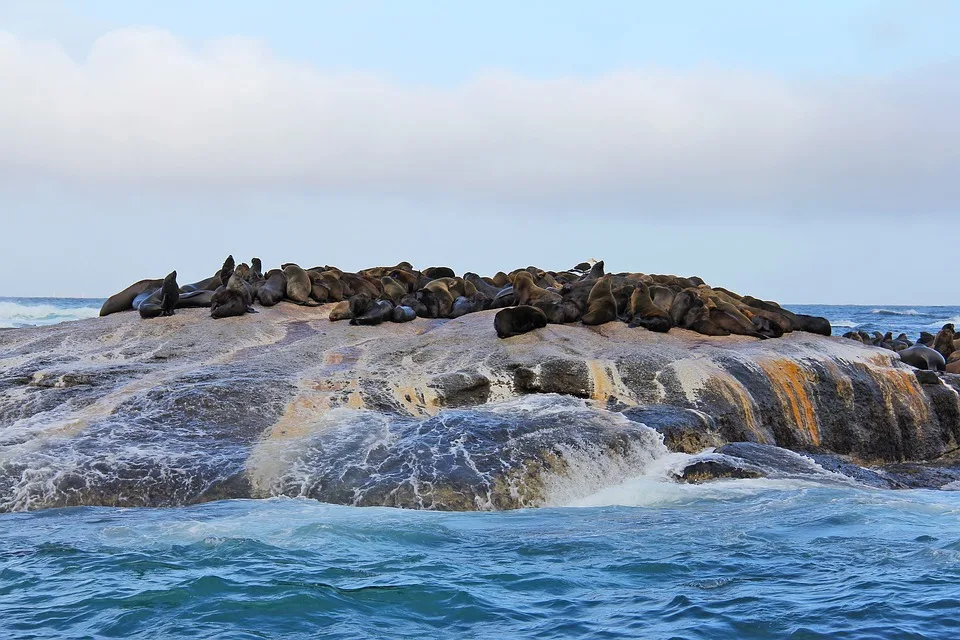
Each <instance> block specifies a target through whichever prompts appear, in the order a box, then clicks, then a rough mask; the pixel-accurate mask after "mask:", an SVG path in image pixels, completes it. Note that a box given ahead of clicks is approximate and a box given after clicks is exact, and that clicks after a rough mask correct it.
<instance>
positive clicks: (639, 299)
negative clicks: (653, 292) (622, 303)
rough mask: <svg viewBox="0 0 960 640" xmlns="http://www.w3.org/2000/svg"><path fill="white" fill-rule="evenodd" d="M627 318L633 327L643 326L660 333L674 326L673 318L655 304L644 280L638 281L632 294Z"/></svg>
mask: <svg viewBox="0 0 960 640" xmlns="http://www.w3.org/2000/svg"><path fill="white" fill-rule="evenodd" d="M627 320H628V321H629V323H630V326H631V327H643V328H644V329H648V330H650V331H656V332H658V333H666V332H668V331H670V329H671V327H673V318H671V317H670V314H669V313H667V312H666V311H664V310H663V309H661V308H660V307H658V306H657V305H656V304H654V302H653V300H652V299H651V298H650V290H649V289H648V288H647V285H646V284H645V283H643V282H639V283H637V284H636V285H635V286H634V289H633V293H632V294H631V295H630V306H629V309H628V310H627Z"/></svg>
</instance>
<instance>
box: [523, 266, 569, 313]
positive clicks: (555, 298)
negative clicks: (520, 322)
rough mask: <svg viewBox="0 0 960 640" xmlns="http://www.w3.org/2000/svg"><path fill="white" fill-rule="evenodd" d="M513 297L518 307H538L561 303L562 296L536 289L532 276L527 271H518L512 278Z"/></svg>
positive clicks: (540, 288)
mask: <svg viewBox="0 0 960 640" xmlns="http://www.w3.org/2000/svg"><path fill="white" fill-rule="evenodd" d="M513 295H514V299H515V301H516V303H517V305H518V306H520V305H532V306H535V307H539V306H542V305H546V304H557V303H560V302H562V301H563V296H561V295H560V294H559V293H557V292H555V291H547V290H546V289H544V288H542V287H538V286H537V285H536V283H535V282H534V281H533V276H532V275H530V273H529V272H527V271H520V272H518V273H517V274H516V276H514V279H513Z"/></svg>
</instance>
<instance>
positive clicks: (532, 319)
mask: <svg viewBox="0 0 960 640" xmlns="http://www.w3.org/2000/svg"><path fill="white" fill-rule="evenodd" d="M545 326H547V316H546V315H544V313H543V311H541V310H540V309H538V308H537V307H533V306H530V305H520V306H518V307H509V308H507V309H501V310H500V311H498V312H497V315H495V316H494V317H493V328H494V329H495V330H496V332H497V337H498V338H509V337H511V336H518V335H520V334H523V333H528V332H530V331H533V330H534V329H542V328H543V327H545Z"/></svg>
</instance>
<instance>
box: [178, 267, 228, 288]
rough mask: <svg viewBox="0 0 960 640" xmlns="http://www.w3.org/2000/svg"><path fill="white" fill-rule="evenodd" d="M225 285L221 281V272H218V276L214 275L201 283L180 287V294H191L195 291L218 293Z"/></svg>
mask: <svg viewBox="0 0 960 640" xmlns="http://www.w3.org/2000/svg"><path fill="white" fill-rule="evenodd" d="M222 284H223V283H222V282H221V281H220V272H219V271H217V273H216V275H213V276H211V277H209V278H204V279H203V280H200V281H199V282H191V283H190V284H185V285H182V286H181V287H180V293H181V294H183V293H191V292H193V291H210V292H213V291H216V290H217V287H220V286H221V285H222Z"/></svg>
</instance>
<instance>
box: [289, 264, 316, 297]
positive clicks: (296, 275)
mask: <svg viewBox="0 0 960 640" xmlns="http://www.w3.org/2000/svg"><path fill="white" fill-rule="evenodd" d="M283 275H284V276H286V278H287V291H286V294H287V298H288V299H289V300H291V301H293V302H296V303H297V304H306V302H307V300H308V299H309V298H310V294H311V292H312V290H313V283H312V282H311V281H310V276H309V275H307V272H306V271H304V270H303V269H301V268H300V267H299V266H297V265H295V264H287V265H284V267H283Z"/></svg>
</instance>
